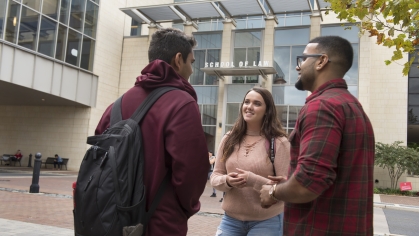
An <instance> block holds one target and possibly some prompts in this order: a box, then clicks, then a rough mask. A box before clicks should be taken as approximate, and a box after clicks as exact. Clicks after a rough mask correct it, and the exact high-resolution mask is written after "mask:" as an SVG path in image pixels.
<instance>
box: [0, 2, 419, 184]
mask: <svg viewBox="0 0 419 236" xmlns="http://www.w3.org/2000/svg"><path fill="white" fill-rule="evenodd" d="M29 2H30V3H25V1H20V0H0V97H1V100H0V109H1V111H2V112H0V130H1V132H0V140H1V142H0V150H2V151H3V153H14V152H15V151H16V150H17V149H21V150H22V151H23V154H24V157H25V158H27V156H28V155H29V154H30V153H32V154H33V155H34V154H35V153H36V152H40V153H42V156H43V158H44V157H48V156H53V155H54V154H56V153H57V154H59V155H61V156H63V157H66V158H70V161H69V163H68V166H69V169H73V170H77V169H78V168H79V165H80V163H81V160H82V158H83V155H84V152H85V150H86V148H87V145H86V137H87V136H89V135H92V134H93V133H94V129H95V127H96V125H97V123H98V121H99V119H100V118H101V115H102V113H103V112H104V110H105V109H106V108H107V107H108V106H109V105H110V104H111V103H112V102H113V101H114V100H116V98H117V97H118V96H120V95H122V94H123V93H124V92H125V91H127V90H128V89H129V88H131V87H132V86H133V85H134V82H135V78H136V77H137V76H138V75H140V73H141V70H142V68H143V67H144V66H146V65H147V64H148V58H147V51H148V45H149V42H150V39H151V37H150V35H151V34H152V33H153V32H155V30H157V29H158V28H159V27H176V28H179V29H181V30H183V31H185V32H186V33H188V34H193V35H194V36H195V38H196V40H197V41H198V46H197V47H196V48H195V50H194V55H195V59H196V61H195V63H194V73H193V74H192V76H191V77H190V78H189V81H190V83H191V84H192V85H193V86H194V88H195V90H196V92H197V95H198V105H199V108H200V111H201V118H202V126H203V130H204V132H205V134H206V137H207V145H208V148H209V150H212V151H214V152H215V153H217V151H218V150H217V149H218V145H219V143H220V140H221V138H222V137H223V135H224V134H225V133H226V132H227V131H228V130H230V129H231V127H232V125H233V124H234V122H235V120H236V119H237V116H238V115H239V107H240V104H241V102H242V99H243V96H244V94H245V93H246V91H247V90H248V89H250V88H251V87H254V86H262V87H265V88H267V89H268V90H270V91H271V92H272V94H273V96H274V99H275V104H276V107H277V112H278V114H279V116H280V118H281V121H282V123H283V126H284V127H285V128H286V130H287V132H288V133H290V132H291V131H292V129H293V128H294V125H295V121H296V118H297V115H298V112H299V111H300V109H301V107H302V106H303V105H304V102H305V98H306V97H307V95H308V94H307V92H301V91H298V90H296V89H295V87H294V84H295V82H296V79H297V72H296V71H295V67H296V56H298V55H301V54H302V52H303V50H304V48H305V45H306V44H307V43H308V41H309V40H310V39H312V38H314V37H317V36H321V35H339V36H342V37H344V38H346V39H348V40H349V41H350V42H351V43H352V46H353V49H354V52H355V58H354V62H353V66H352V68H351V69H350V71H349V72H348V73H347V74H346V75H345V77H344V79H345V80H346V81H347V83H348V86H349V91H350V92H351V93H352V94H353V95H354V96H356V97H357V98H358V99H359V100H360V102H361V104H362V105H363V107H364V109H365V111H366V112H367V114H368V115H369V117H370V119H371V121H372V123H373V126H374V132H375V136H376V141H378V142H384V143H391V142H394V141H396V140H400V141H403V142H404V143H407V142H417V143H419V137H418V135H417V127H419V126H418V124H419V122H418V121H417V120H415V119H409V117H415V116H414V114H415V113H419V111H418V104H417V101H418V99H415V98H416V97H417V94H418V91H417V90H418V83H416V82H417V80H418V79H417V77H418V76H417V69H414V70H412V72H411V73H410V74H409V76H408V77H404V76H402V73H401V71H402V67H401V66H400V65H398V64H395V63H394V64H392V65H390V66H386V65H385V64H384V60H385V59H387V58H390V57H391V56H392V50H391V49H387V48H384V47H383V46H381V45H376V43H375V39H374V38H369V37H368V36H361V37H359V36H358V29H357V28H356V26H354V25H349V24H346V25H345V26H341V25H342V22H340V21H339V20H338V19H336V17H335V16H334V15H333V14H329V15H325V14H324V12H322V11H321V10H322V9H324V8H325V7H326V6H327V5H326V3H324V2H323V1H314V0H312V1H303V0H294V1H289V0H279V1H273V0H221V1H209V0H201V1H192V0H189V1H188V0H154V1H151V0H126V1H122V0H116V1H99V0H36V1H29ZM406 58H407V55H406ZM406 60H407V59H406ZM411 114H412V115H411ZM26 161H27V159H26ZM22 163H25V159H24V160H23V161H22ZM375 172H376V173H375V179H377V180H378V183H377V186H381V187H386V186H389V185H390V184H389V179H388V177H387V172H386V171H385V170H382V169H380V168H376V171H375ZM418 188H419V186H418Z"/></svg>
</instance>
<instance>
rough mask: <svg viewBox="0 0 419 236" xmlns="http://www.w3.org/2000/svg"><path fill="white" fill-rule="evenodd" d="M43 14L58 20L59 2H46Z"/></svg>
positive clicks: (53, 0) (47, 0) (46, 0)
mask: <svg viewBox="0 0 419 236" xmlns="http://www.w3.org/2000/svg"><path fill="white" fill-rule="evenodd" d="M42 14H44V15H47V16H49V17H51V18H53V19H54V20H56V19H57V17H58V0H44V2H43V3H42Z"/></svg>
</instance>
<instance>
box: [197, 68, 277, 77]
mask: <svg viewBox="0 0 419 236" xmlns="http://www.w3.org/2000/svg"><path fill="white" fill-rule="evenodd" d="M200 70H201V71H203V72H205V73H207V75H216V76H218V77H219V78H224V76H241V75H261V76H263V77H264V78H265V79H266V75H272V74H277V73H278V72H277V71H276V70H275V68H274V67H258V66H247V67H205V68H201V69H200Z"/></svg>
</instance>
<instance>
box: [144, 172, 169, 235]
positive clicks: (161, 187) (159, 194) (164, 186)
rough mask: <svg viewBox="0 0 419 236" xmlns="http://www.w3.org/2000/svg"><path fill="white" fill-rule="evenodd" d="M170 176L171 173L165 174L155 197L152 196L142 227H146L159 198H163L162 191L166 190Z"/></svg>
mask: <svg viewBox="0 0 419 236" xmlns="http://www.w3.org/2000/svg"><path fill="white" fill-rule="evenodd" d="M171 176H172V171H171V170H169V171H168V172H167V173H166V176H165V177H164V179H163V181H162V183H161V184H160V187H159V189H158V190H157V193H156V196H154V200H153V203H151V206H150V208H149V209H148V211H147V213H146V215H145V221H144V227H147V224H148V222H149V221H150V219H151V217H152V216H153V214H154V211H155V210H156V208H157V205H158V204H159V202H160V200H161V198H162V197H163V194H164V190H165V189H166V187H167V184H168V183H169V181H170V178H171ZM144 231H145V230H144Z"/></svg>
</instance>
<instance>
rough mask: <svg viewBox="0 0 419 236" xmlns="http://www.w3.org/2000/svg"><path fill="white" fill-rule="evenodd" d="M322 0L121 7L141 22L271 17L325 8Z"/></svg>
mask: <svg viewBox="0 0 419 236" xmlns="http://www.w3.org/2000/svg"><path fill="white" fill-rule="evenodd" d="M326 5H327V3H325V2H324V0H264V1H262V0H218V1H214V0H198V1H196V0H195V1H193V0H185V1H184V2H176V3H171V4H161V5H153V6H133V7H127V8H121V9H120V10H121V11H123V12H124V13H125V14H127V15H129V16H131V17H132V18H133V19H134V20H136V21H137V22H141V23H147V24H153V23H154V24H156V23H159V22H170V21H178V20H181V21H184V22H194V21H197V20H200V19H209V18H223V19H232V18H234V17H240V16H261V15H264V16H266V17H272V16H274V15H276V14H284V13H293V12H313V11H319V10H320V9H323V8H325V7H326Z"/></svg>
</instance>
